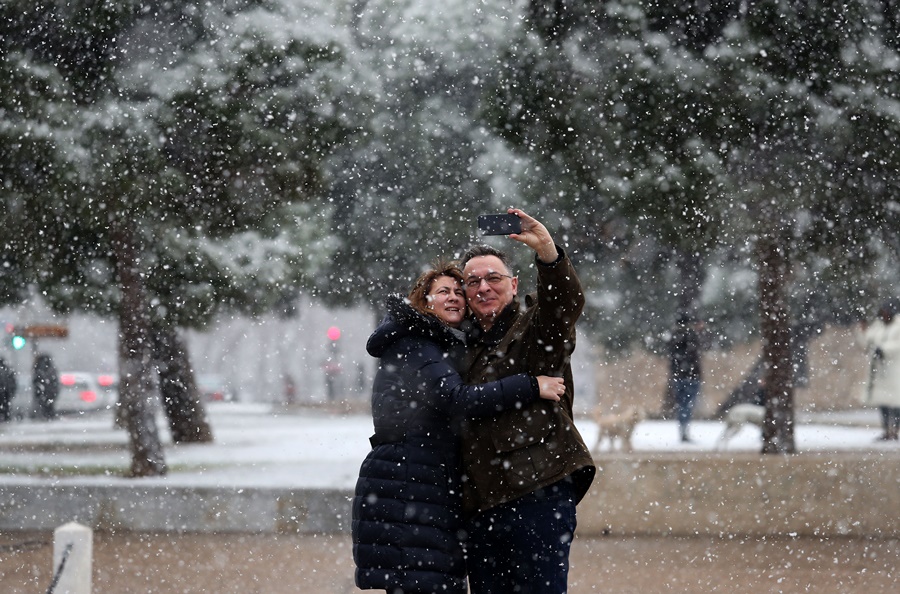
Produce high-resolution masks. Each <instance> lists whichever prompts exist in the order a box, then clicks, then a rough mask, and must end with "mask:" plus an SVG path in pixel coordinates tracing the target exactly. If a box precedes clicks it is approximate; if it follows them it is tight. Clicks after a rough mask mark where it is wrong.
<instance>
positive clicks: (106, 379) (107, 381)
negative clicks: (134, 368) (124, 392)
mask: <svg viewBox="0 0 900 594" xmlns="http://www.w3.org/2000/svg"><path fill="white" fill-rule="evenodd" d="M97 383H98V384H100V385H101V386H103V387H104V388H107V387H109V386H111V385H113V384H114V383H115V378H113V376H111V375H98V376H97Z"/></svg>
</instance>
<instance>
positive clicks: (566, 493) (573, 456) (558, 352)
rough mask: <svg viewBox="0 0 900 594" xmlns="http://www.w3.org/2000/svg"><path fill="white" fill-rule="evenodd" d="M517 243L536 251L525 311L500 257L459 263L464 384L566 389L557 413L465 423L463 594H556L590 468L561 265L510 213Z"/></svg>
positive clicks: (531, 410)
mask: <svg viewBox="0 0 900 594" xmlns="http://www.w3.org/2000/svg"><path fill="white" fill-rule="evenodd" d="M508 212H509V213H512V214H515V215H516V216H518V217H519V219H520V220H521V222H522V232H521V233H518V234H513V235H510V236H509V237H510V238H511V239H514V240H516V241H519V242H521V243H524V244H525V245H527V246H529V247H530V248H531V249H533V250H534V251H535V255H536V262H537V264H536V266H537V270H538V282H537V295H536V296H531V295H529V296H528V297H527V298H526V303H525V305H524V307H523V306H522V304H520V302H519V299H518V286H519V279H518V278H517V277H516V276H515V275H513V274H512V272H511V271H510V269H509V265H508V263H507V261H506V256H505V255H504V254H503V253H502V252H500V251H498V250H495V249H494V248H491V247H489V246H476V247H474V248H472V249H470V250H469V251H468V252H467V253H466V254H465V255H464V256H463V258H462V265H463V276H464V280H465V291H466V298H467V299H468V302H469V306H470V308H471V309H472V311H473V318H474V320H472V324H471V328H470V329H469V337H468V344H469V361H468V362H469V363H470V365H469V368H468V371H467V373H466V382H467V383H471V384H479V383H484V382H488V381H492V380H496V379H498V378H502V377H506V376H509V375H513V374H516V373H528V374H531V375H554V376H558V377H563V378H564V379H565V385H566V393H565V394H564V395H563V396H562V399H561V401H560V402H559V403H558V404H556V403H554V404H551V405H548V404H546V403H534V404H532V405H529V406H527V407H524V408H522V409H520V410H514V411H508V412H505V413H502V414H498V415H497V416H494V417H491V418H486V419H479V420H474V421H470V422H467V423H466V425H465V427H464V429H463V434H462V443H463V448H462V449H463V462H464V471H465V475H466V478H465V481H466V482H465V487H464V496H465V505H466V509H467V511H468V512H469V513H470V514H473V516H472V518H471V519H470V521H469V522H468V526H467V529H468V535H467V547H466V555H467V566H468V571H469V585H470V588H471V592H472V593H473V594H498V593H507V592H522V593H524V592H535V593H538V592H539V593H541V594H553V593H557V592H565V591H566V581H567V575H568V570H569V548H570V546H571V542H572V537H573V535H574V532H575V504H576V503H578V501H580V500H581V498H582V497H583V496H584V494H585V493H586V492H587V490H588V487H589V486H590V484H591V481H592V480H593V477H594V473H595V470H596V469H595V467H594V463H593V461H592V460H591V456H590V453H589V451H588V448H587V447H586V446H585V444H584V440H583V439H582V438H581V435H580V434H579V433H578V430H577V429H576V428H575V424H574V422H573V420H572V400H573V390H572V367H571V364H570V357H571V355H572V351H573V350H574V348H575V321H576V320H577V319H578V316H579V315H580V314H581V310H582V308H583V307H584V294H583V292H582V289H581V283H580V282H579V280H578V277H577V276H576V275H575V270H574V268H573V267H572V263H571V262H570V261H569V259H568V257H567V256H566V254H565V252H564V251H563V250H562V248H560V247H558V246H557V245H556V244H555V243H554V242H553V238H552V237H551V236H550V233H549V232H548V231H547V229H546V227H544V225H542V224H541V223H540V222H538V221H537V220H536V219H534V218H532V217H530V216H528V215H527V214H525V213H524V212H522V211H521V210H518V209H509V211H508Z"/></svg>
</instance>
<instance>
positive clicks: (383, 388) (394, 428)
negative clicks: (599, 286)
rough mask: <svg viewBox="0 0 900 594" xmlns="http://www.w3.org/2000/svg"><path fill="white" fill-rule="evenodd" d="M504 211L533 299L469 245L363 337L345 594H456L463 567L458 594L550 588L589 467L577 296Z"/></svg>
mask: <svg viewBox="0 0 900 594" xmlns="http://www.w3.org/2000/svg"><path fill="white" fill-rule="evenodd" d="M509 213H510V214H515V215H516V216H517V217H518V218H519V220H520V222H521V226H522V229H521V232H520V233H517V234H512V235H510V236H509V237H510V238H511V239H513V240H516V241H519V242H521V243H524V244H526V245H527V246H528V247H530V248H531V249H533V250H534V251H535V257H536V268H537V271H538V274H537V276H538V278H537V293H536V295H529V296H528V297H526V299H525V303H521V302H520V300H519V297H518V294H517V291H518V278H517V277H516V276H515V275H514V274H513V273H512V271H511V270H510V267H509V263H508V261H507V258H506V256H505V254H503V253H502V252H500V251H498V250H496V249H494V248H491V247H488V246H476V247H473V248H472V249H470V250H469V251H468V252H466V253H465V254H464V255H463V257H462V260H461V262H460V264H459V266H460V267H461V268H460V267H457V266H456V265H453V264H444V263H440V264H438V265H437V266H435V267H433V268H432V269H431V270H429V271H428V272H426V273H424V274H423V275H422V276H421V277H419V279H418V280H417V281H416V283H415V285H414V286H413V288H412V290H411V291H410V293H409V295H408V297H407V298H406V299H403V298H401V297H399V296H391V297H389V298H388V300H387V316H386V317H385V319H384V320H383V321H382V323H381V324H380V325H379V327H378V328H377V329H376V330H375V332H374V333H373V334H372V336H371V337H370V338H369V342H368V344H367V350H368V352H369V354H371V355H372V356H375V357H378V358H380V364H379V369H378V372H377V374H376V377H375V382H374V386H373V391H372V415H373V419H374V425H375V434H374V435H373V436H372V437H371V439H370V441H371V443H372V450H371V451H370V452H369V454H368V456H367V457H366V459H365V461H364V462H363V464H362V467H361V469H360V477H359V481H358V482H357V486H356V494H355V497H354V499H353V558H354V561H355V562H356V584H357V586H358V587H360V588H361V589H382V590H385V591H386V592H388V593H389V594H412V593H420V592H421V593H424V592H451V593H454V594H465V592H466V591H467V589H466V576H467V575H468V581H469V587H470V588H471V592H472V593H473V594H504V593H507V592H510V593H512V592H522V593H526V592H534V593H538V592H539V593H542V594H546V593H550V594H553V593H562V592H565V591H566V582H567V575H568V567H569V548H570V546H571V543H572V538H573V536H574V533H575V525H576V520H575V505H576V503H578V501H580V500H581V498H582V497H583V496H584V494H585V493H586V492H587V489H588V487H589V486H590V483H591V481H592V480H593V477H594V472H595V467H594V464H593V462H592V460H591V456H590V453H589V452H588V449H587V447H586V446H585V444H584V441H583V439H582V438H581V436H580V434H579V433H578V431H577V429H576V428H575V424H574V422H573V415H572V399H573V390H572V369H571V365H570V358H571V354H572V351H573V349H574V348H575V322H576V320H577V319H578V316H579V315H580V314H581V310H582V308H583V306H584V295H583V293H582V289H581V284H580V282H579V280H578V277H577V276H576V275H575V270H574V268H573V267H572V263H571V262H570V261H569V258H568V257H567V256H566V254H565V252H564V251H563V249H562V248H561V247H559V246H557V245H556V244H555V243H554V242H553V239H552V237H551V235H550V233H549V232H548V231H547V229H546V227H545V226H544V225H543V224H541V223H540V222H539V221H537V220H536V219H534V218H533V217H530V216H528V215H527V214H525V213H524V212H522V211H521V210H518V209H510V210H509ZM467 306H468V308H467ZM469 310H471V314H470V315H468V316H467V311H469Z"/></svg>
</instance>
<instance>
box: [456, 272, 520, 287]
mask: <svg viewBox="0 0 900 594" xmlns="http://www.w3.org/2000/svg"><path fill="white" fill-rule="evenodd" d="M504 278H512V275H509V274H500V273H499V272H492V273H490V274H489V275H487V276H485V277H481V276H470V277H469V278H467V279H466V288H467V289H477V288H478V287H480V286H481V281H487V284H489V285H491V286H492V287H496V286H497V285H499V284H500V283H502V282H503V279H504Z"/></svg>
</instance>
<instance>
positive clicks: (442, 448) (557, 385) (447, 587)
mask: <svg viewBox="0 0 900 594" xmlns="http://www.w3.org/2000/svg"><path fill="white" fill-rule="evenodd" d="M462 287H463V277H462V272H461V271H460V270H459V269H458V268H457V267H456V266H453V265H449V264H443V263H439V264H438V265H436V266H435V267H434V268H433V269H432V270H429V271H428V272H426V273H425V274H423V275H422V276H421V277H419V279H418V280H417V281H416V284H415V286H414V287H413V289H412V291H411V292H410V293H409V296H408V298H407V299H406V300H404V299H402V298H401V297H400V296H396V295H395V296H391V297H389V298H388V300H387V310H388V312H387V316H386V317H385V319H384V321H382V323H381V324H380V325H379V327H378V328H377V329H376V330H375V332H374V333H373V334H372V336H371V337H370V338H369V342H368V344H367V346H366V348H367V350H368V352H369V354H370V355H372V356H374V357H379V358H380V359H381V362H380V366H379V369H378V373H377V375H376V377H375V383H374V386H373V390H372V416H373V419H374V424H375V435H373V436H372V438H371V440H370V441H371V442H372V446H373V449H372V451H371V452H369V455H368V456H367V457H366V459H365V461H364V462H363V464H362V467H361V469H360V477H359V481H358V482H357V485H356V495H355V497H354V499H353V559H354V561H355V562H356V567H357V569H356V585H357V586H358V587H359V588H361V589H383V590H385V591H387V592H388V593H390V594H410V593H413V592H452V593H457V594H464V593H465V592H466V580H465V563H464V561H463V553H462V548H461V544H460V539H461V536H462V535H461V527H462V518H461V511H462V499H461V492H460V491H461V470H460V461H459V442H458V437H457V433H458V424H459V422H460V421H461V420H462V419H464V418H467V417H475V416H484V415H491V414H495V413H496V412H498V411H500V410H503V409H505V408H509V407H514V406H516V405H517V404H520V403H527V402H530V401H532V400H534V399H536V398H538V397H539V396H540V397H542V398H546V399H549V400H554V401H557V402H558V401H559V396H560V394H562V393H563V392H564V388H565V387H564V385H563V380H562V379H561V378H554V377H547V376H538V377H536V378H532V377H530V376H527V375H524V374H522V375H516V376H511V377H507V378H504V379H502V380H500V381H497V382H492V383H488V384H483V385H480V386H466V385H464V384H463V383H462V379H461V378H460V376H459V374H458V373H457V372H456V370H455V368H454V362H457V361H459V359H460V357H461V356H462V354H463V353H462V351H463V347H464V343H463V337H464V335H463V333H462V332H461V331H460V330H459V329H458V328H459V325H460V324H461V323H462V321H463V318H464V317H465V314H466V301H465V296H464V292H463V288H462Z"/></svg>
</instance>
